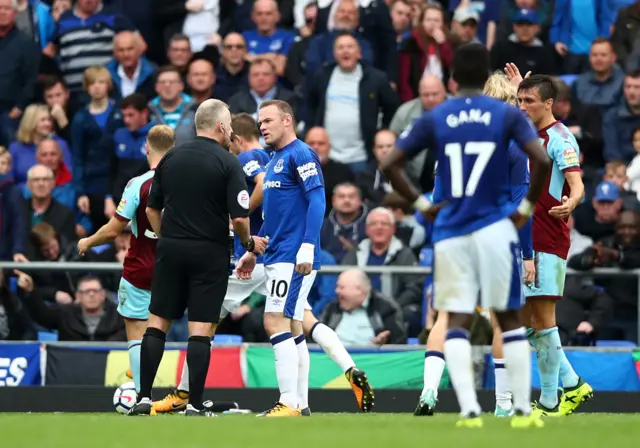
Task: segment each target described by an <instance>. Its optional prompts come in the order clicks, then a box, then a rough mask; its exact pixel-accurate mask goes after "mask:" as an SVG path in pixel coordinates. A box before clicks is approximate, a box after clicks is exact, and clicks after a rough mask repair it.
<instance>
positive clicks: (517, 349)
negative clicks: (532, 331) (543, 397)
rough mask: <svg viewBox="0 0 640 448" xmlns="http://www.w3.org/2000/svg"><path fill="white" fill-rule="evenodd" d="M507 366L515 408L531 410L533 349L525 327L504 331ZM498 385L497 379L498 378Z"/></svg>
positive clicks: (526, 412)
mask: <svg viewBox="0 0 640 448" xmlns="http://www.w3.org/2000/svg"><path fill="white" fill-rule="evenodd" d="M502 340H503V349H502V352H503V353H504V360H505V367H506V370H507V375H508V381H509V384H510V385H511V390H512V395H513V408H514V409H515V410H516V411H522V412H523V413H524V414H525V415H529V413H530V412H531V349H530V348H529V342H528V341H527V337H526V330H525V328H524V327H521V328H516V329H515V330H510V331H505V332H504V333H502ZM496 386H497V380H496Z"/></svg>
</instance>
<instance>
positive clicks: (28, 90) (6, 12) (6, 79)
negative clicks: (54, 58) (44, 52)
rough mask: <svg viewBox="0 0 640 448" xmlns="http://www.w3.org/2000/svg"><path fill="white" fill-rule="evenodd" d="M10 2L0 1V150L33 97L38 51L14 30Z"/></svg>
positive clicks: (29, 41)
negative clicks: (0, 56) (0, 61)
mask: <svg viewBox="0 0 640 448" xmlns="http://www.w3.org/2000/svg"><path fill="white" fill-rule="evenodd" d="M15 6H16V4H15V2H14V0H0V51H1V53H2V64H0V146H8V145H9V143H10V142H11V141H13V139H14V137H15V134H16V130H17V129H18V119H19V118H20V116H21V115H22V112H23V111H24V110H25V108H26V107H27V106H28V105H29V102H30V101H31V100H32V99H33V97H34V95H35V87H36V81H37V79H38V66H39V64H40V51H39V50H38V47H37V45H36V44H35V43H34V41H33V40H32V39H29V37H28V36H26V35H25V34H24V33H22V32H20V31H19V30H18V29H17V28H16V26H15V17H16V9H15Z"/></svg>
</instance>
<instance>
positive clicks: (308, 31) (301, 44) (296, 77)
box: [284, 3, 318, 87]
mask: <svg viewBox="0 0 640 448" xmlns="http://www.w3.org/2000/svg"><path fill="white" fill-rule="evenodd" d="M317 14H318V5H317V4H316V3H309V4H307V5H306V6H305V7H304V20H305V24H304V26H303V27H302V28H301V29H300V36H298V37H296V38H295V41H294V43H293V45H291V49H290V50H289V54H288V55H287V65H286V67H285V68H284V78H285V79H286V80H287V81H288V82H289V84H290V85H292V86H293V87H297V86H299V85H301V84H302V83H303V81H304V77H305V75H306V74H307V73H308V69H307V62H306V60H305V59H306V55H307V54H308V52H309V45H310V43H311V41H312V40H313V39H314V38H315V36H314V35H313V33H314V31H315V26H316V16H317Z"/></svg>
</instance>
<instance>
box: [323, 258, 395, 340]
mask: <svg viewBox="0 0 640 448" xmlns="http://www.w3.org/2000/svg"><path fill="white" fill-rule="evenodd" d="M336 294H337V296H338V299H337V300H336V301H334V302H331V303H330V304H329V305H327V307H326V308H325V310H324V313H323V315H322V319H321V320H322V322H323V323H324V324H325V325H327V326H328V327H330V328H332V329H333V330H335V332H336V334H337V335H338V338H339V339H340V341H341V342H342V343H343V344H344V345H346V346H349V345H383V344H404V343H406V342H407V335H406V333H405V331H404V322H403V321H402V312H401V310H400V308H399V307H398V305H397V304H396V303H395V302H393V301H392V300H391V299H389V298H388V297H386V296H385V295H383V294H381V293H379V292H378V291H375V290H374V289H373V288H372V287H371V282H370V280H369V278H368V277H367V275H366V274H365V273H364V272H362V271H361V270H359V269H349V270H347V271H345V272H343V273H342V274H340V276H339V277H338V284H337V287H336Z"/></svg>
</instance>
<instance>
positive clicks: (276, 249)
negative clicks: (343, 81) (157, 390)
mask: <svg viewBox="0 0 640 448" xmlns="http://www.w3.org/2000/svg"><path fill="white" fill-rule="evenodd" d="M258 117H259V127H260V131H261V132H262V135H263V137H264V140H265V143H266V144H267V145H269V146H271V148H272V149H273V150H274V152H273V158H272V159H271V161H270V162H269V164H268V165H267V170H266V174H265V177H264V182H263V204H262V206H263V210H264V223H263V225H262V228H261V229H260V235H261V236H263V237H265V238H267V239H268V241H269V244H268V248H267V250H266V251H265V253H264V257H263V263H264V269H265V276H266V282H267V284H266V287H267V302H266V305H265V315H264V327H265V330H266V332H267V334H268V335H269V337H270V339H271V344H272V345H273V349H274V352H275V358H276V377H277V379H278V386H279V389H280V399H279V400H278V402H277V403H276V405H275V406H274V407H273V408H271V409H269V410H267V411H265V412H263V413H262V414H260V415H261V416H265V417H297V416H300V415H301V411H302V410H303V409H306V408H308V406H309V404H308V388H309V351H308V349H307V345H306V342H305V339H304V334H303V328H302V320H303V318H304V311H305V305H306V303H307V296H308V294H309V291H310V290H311V286H312V285H313V281H314V279H315V277H316V274H317V270H318V269H319V267H320V254H319V252H320V228H321V226H322V221H323V218H324V211H325V195H324V194H325V193H324V179H323V177H322V169H321V166H320V160H319V159H318V156H317V155H316V153H315V152H314V151H313V150H312V149H311V148H310V147H309V146H308V145H307V144H306V143H304V142H302V141H300V140H298V138H297V137H296V133H295V122H294V118H293V111H292V110H291V106H289V104H287V103H286V102H284V101H279V100H271V101H265V102H264V103H262V104H261V105H260V107H259V109H258ZM256 260H257V259H256V257H255V256H253V255H252V254H251V253H250V252H247V253H246V254H245V255H243V256H242V258H241V259H240V261H239V262H238V266H237V269H236V272H237V275H238V276H239V277H240V278H251V274H252V271H253V270H254V268H255V266H256Z"/></svg>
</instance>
